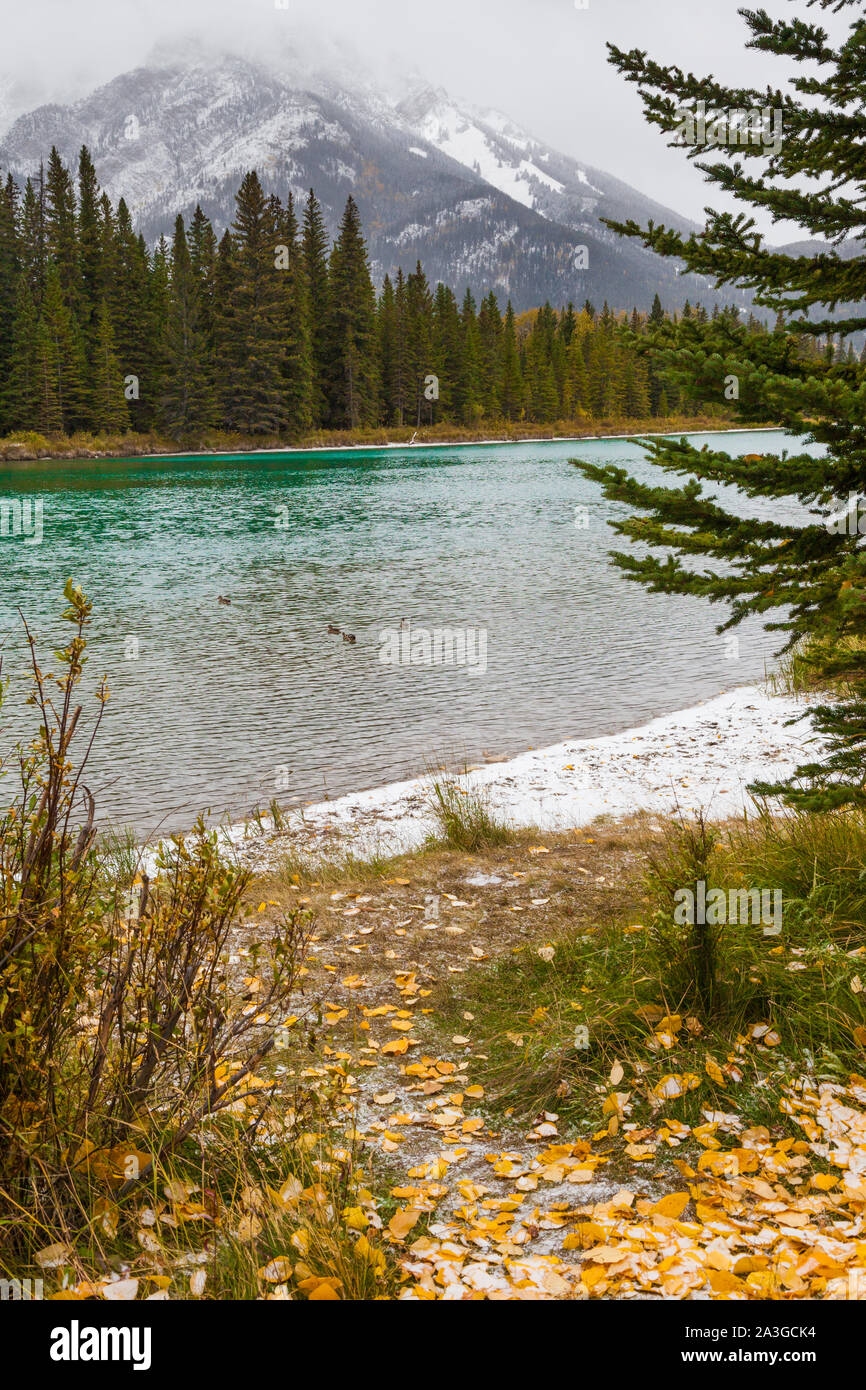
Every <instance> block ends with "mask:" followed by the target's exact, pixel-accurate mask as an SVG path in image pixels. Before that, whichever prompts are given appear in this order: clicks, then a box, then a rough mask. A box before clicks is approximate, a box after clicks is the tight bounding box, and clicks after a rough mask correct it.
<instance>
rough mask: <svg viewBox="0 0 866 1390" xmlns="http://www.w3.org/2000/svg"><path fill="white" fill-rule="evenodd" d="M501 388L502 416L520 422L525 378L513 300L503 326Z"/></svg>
mask: <svg viewBox="0 0 866 1390" xmlns="http://www.w3.org/2000/svg"><path fill="white" fill-rule="evenodd" d="M500 373H501V386H500V388H499V399H500V402H501V406H502V414H503V415H504V416H505V418H506V420H519V419H520V417H521V415H522V414H523V408H524V402H523V377H522V375H521V371H520V357H519V354H518V350H517V331H516V329H515V326H514V310H513V309H512V307H511V300H510V299H509V301H508V305H507V307H506V310H505V322H504V324H503V326H502V357H501V365H500Z"/></svg>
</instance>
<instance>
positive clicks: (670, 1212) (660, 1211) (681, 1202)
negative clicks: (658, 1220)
mask: <svg viewBox="0 0 866 1390" xmlns="http://www.w3.org/2000/svg"><path fill="white" fill-rule="evenodd" d="M690 1200H691V1196H690V1193H688V1192H669V1193H668V1194H667V1196H666V1197H661V1198H660V1199H659V1201H657V1202H655V1203H654V1204H653V1206H651V1207H650V1214H651V1215H652V1216H669V1217H671V1218H672V1220H674V1221H676V1220H678V1219H679V1217H681V1216H682V1214H683V1212H684V1211H685V1209H686V1207H687V1206H688V1204H689V1201H690Z"/></svg>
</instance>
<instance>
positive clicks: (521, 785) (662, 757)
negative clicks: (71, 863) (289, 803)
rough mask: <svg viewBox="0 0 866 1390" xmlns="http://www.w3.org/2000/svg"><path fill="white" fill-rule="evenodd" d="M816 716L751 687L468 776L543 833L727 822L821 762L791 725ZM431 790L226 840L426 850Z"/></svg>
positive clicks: (322, 810) (808, 739)
mask: <svg viewBox="0 0 866 1390" xmlns="http://www.w3.org/2000/svg"><path fill="white" fill-rule="evenodd" d="M807 709H808V703H807V701H805V700H803V699H795V698H792V697H786V696H778V695H772V694H769V693H768V692H767V691H766V690H764V689H763V688H761V687H758V686H741V687H738V688H737V689H735V690H731V691H728V692H726V693H725V694H722V695H718V696H716V698H715V699H712V700H708V701H706V702H705V703H704V704H701V705H696V706H694V707H693V708H691V709H686V710H680V711H677V712H675V713H673V714H668V715H664V716H662V717H661V718H658V719H654V720H653V721H652V722H651V723H649V724H645V725H643V726H642V727H641V728H637V729H628V730H626V731H625V732H623V733H618V734H611V735H608V736H606V737H603V738H591V739H572V740H568V741H567V742H564V743H558V744H554V745H553V746H552V747H550V748H541V749H531V750H529V751H528V752H526V753H522V754H520V755H519V756H518V757H516V758H512V759H510V760H508V761H504V762H501V763H496V764H492V765H486V766H484V767H475V768H471V769H470V770H469V771H468V772H467V773H466V774H464V775H463V777H462V778H461V779H460V780H461V784H462V785H464V786H466V787H476V788H483V789H484V792H485V796H486V799H487V800H488V802H489V805H490V807H491V809H492V810H493V811H494V812H495V813H496V814H497V815H498V816H500V817H501V818H503V819H505V820H506V821H508V822H509V823H510V824H512V825H515V826H537V827H538V828H539V829H541V830H562V829H570V828H572V827H579V826H585V825H588V824H590V823H591V822H592V821H593V820H595V819H596V818H597V817H598V816H602V815H603V816H610V817H613V818H614V819H616V818H618V817H624V816H629V815H632V814H633V813H634V812H637V811H649V812H653V813H655V814H657V815H660V816H666V815H669V814H671V813H674V812H676V811H677V809H678V808H679V810H680V811H682V812H686V813H688V812H693V811H696V810H698V809H703V810H704V811H705V812H707V813H708V815H709V816H710V818H711V819H720V818H722V817H725V816H729V815H733V814H736V813H738V812H740V811H742V810H743V809H744V808H745V807H747V806H748V805H749V804H750V798H749V794H748V792H747V790H746V787H747V784H748V783H749V782H753V781H755V780H757V779H759V778H760V779H775V778H779V777H782V776H786V775H788V774H789V773H791V772H793V770H794V768H795V767H796V766H797V765H798V764H799V763H801V762H803V761H807V760H809V759H811V758H814V757H815V756H816V754H817V752H818V750H819V745H817V744H816V743H815V742H814V741H812V740H813V739H814V735H813V734H812V732H811V729H810V721H809V720H808V719H804V720H801V721H800V722H798V723H796V724H794V725H788V723H787V721H788V720H790V719H792V718H795V717H796V716H798V715H801V714H803V713H804V711H806V710H807ZM429 794H430V782H429V778H418V779H415V780H413V781H409V782H394V783H391V784H390V785H389V786H384V787H376V788H373V789H372V790H369V791H362V792H353V793H351V794H349V795H347V796H341V797H339V798H338V799H335V800H334V801H328V802H321V803H317V804H314V805H308V806H305V807H304V808H303V809H299V810H297V811H291V812H288V813H286V816H285V823H284V825H283V827H282V828H281V829H280V830H279V831H275V829H274V826H273V824H272V822H271V821H270V820H269V819H268V818H263V819H262V822H261V825H259V824H258V823H249V822H248V823H246V824H245V825H238V826H234V827H232V828H231V829H229V830H226V831H224V832H223V833H224V834H225V836H226V839H227V842H228V843H229V844H231V845H232V846H233V847H234V849H235V850H236V851H237V852H238V854H239V856H240V858H241V859H242V860H243V861H244V862H245V863H247V864H249V865H250V866H251V867H254V868H257V869H265V868H267V867H268V866H269V865H271V864H273V863H274V862H275V861H276V860H278V859H279V857H280V855H281V854H282V853H285V852H286V851H287V850H288V849H290V848H291V849H292V851H293V852H300V853H306V854H311V855H314V854H318V855H323V854H329V853H334V852H335V851H338V850H342V851H351V852H352V853H353V854H354V855H356V856H358V857H359V858H364V857H366V856H369V855H372V854H374V853H377V854H381V855H391V854H397V853H401V852H403V851H406V850H411V849H416V848H418V847H419V846H420V845H421V844H422V843H423V842H424V840H425V838H426V837H427V836H428V835H429V834H430V833H431V832H433V831H434V830H435V822H434V818H433V815H432V812H431V809H430V805H429Z"/></svg>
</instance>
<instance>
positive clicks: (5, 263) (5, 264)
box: [0, 174, 21, 434]
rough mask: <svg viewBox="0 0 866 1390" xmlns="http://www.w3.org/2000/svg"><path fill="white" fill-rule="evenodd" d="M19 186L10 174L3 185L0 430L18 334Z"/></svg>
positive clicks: (0, 429)
mask: <svg viewBox="0 0 866 1390" xmlns="http://www.w3.org/2000/svg"><path fill="white" fill-rule="evenodd" d="M18 203H19V191H18V187H17V185H16V183H15V181H14V179H13V178H12V175H11V174H9V175H8V177H7V179H6V182H5V184H4V185H3V187H2V188H0V434H2V433H3V432H4V430H6V429H7V428H8V421H7V418H6V414H5V405H4V402H5V400H6V395H7V390H8V384H9V373H10V371H11V369H12V360H13V358H12V350H13V341H14V337H15V304H16V299H17V296H18V285H19V281H20V278H21V256H20V252H19V245H18Z"/></svg>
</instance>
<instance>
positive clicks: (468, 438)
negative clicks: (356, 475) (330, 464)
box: [0, 414, 778, 463]
mask: <svg viewBox="0 0 866 1390" xmlns="http://www.w3.org/2000/svg"><path fill="white" fill-rule="evenodd" d="M736 427H737V422H736V420H735V417H734V416H732V415H730V416H729V415H721V414H719V415H669V416H664V417H658V416H653V417H649V418H647V419H642V420H629V419H622V418H618V417H616V418H615V417H605V418H603V419H600V420H587V419H580V420H557V421H555V422H553V423H550V424H546V425H542V424H538V423H537V422H516V421H506V420H487V421H484V422H482V423H481V424H479V425H477V426H468V425H455V424H441V425H424V426H421V428H420V429H414V428H413V427H412V426H406V427H405V428H397V427H386V426H382V427H381V428H375V429H363V430H315V431H312V432H311V433H309V434H306V435H303V436H302V437H301V438H298V439H291V440H287V439H285V438H282V437H280V436H277V435H274V436H263V435H241V434H226V433H223V432H220V431H207V432H205V433H202V434H200V435H197V436H195V438H189V439H184V440H177V439H171V438H169V437H167V436H165V435H162V434H159V433H156V432H152V433H148V434H132V433H127V434H98V435H94V434H84V433H82V434H75V435H63V436H55V435H51V436H49V435H42V434H38V433H36V432H32V431H28V432H20V431H19V432H17V433H15V434H13V435H10V436H8V437H7V438H6V439H2V440H0V461H3V462H6V463H14V462H19V463H33V462H37V461H38V460H40V459H69V460H73V459H102V458H104V459H131V458H143V457H160V456H163V455H165V456H167V457H176V456H177V455H179V454H246V453H262V452H272V451H282V450H286V449H296V450H301V451H304V452H306V451H309V452H314V451H317V450H323V451H333V450H335V449H344V448H356V449H363V448H367V449H379V448H387V447H390V446H392V447H401V446H408V445H409V444H411V443H414V444H416V445H420V444H426V445H431V444H444V445H448V444H451V445H459V444H505V443H520V442H534V441H539V442H540V441H545V440H556V439H559V440H562V439H597V438H608V437H610V436H623V437H629V436H634V435H645V434H695V433H702V432H705V431H708V430H732V429H734V428H736ZM748 428H749V429H750V430H755V429H761V428H764V429H774V428H778V427H777V426H774V425H769V424H768V425H764V426H756V425H752V426H749V427H748Z"/></svg>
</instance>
